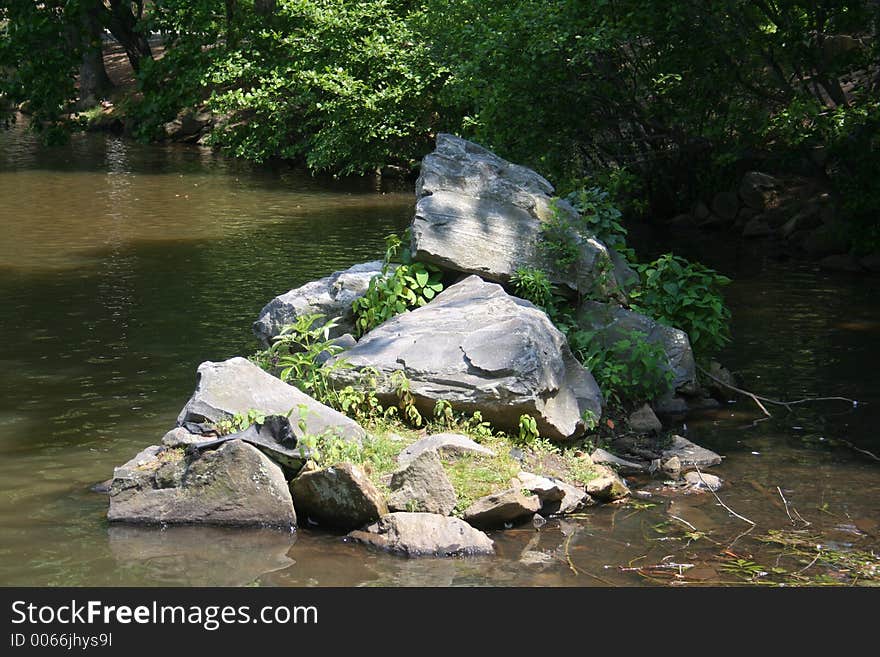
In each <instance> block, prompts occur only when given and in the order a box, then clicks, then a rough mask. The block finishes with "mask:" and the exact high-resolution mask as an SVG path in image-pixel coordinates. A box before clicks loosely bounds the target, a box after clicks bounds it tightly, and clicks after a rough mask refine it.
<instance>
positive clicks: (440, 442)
mask: <svg viewBox="0 0 880 657" xmlns="http://www.w3.org/2000/svg"><path fill="white" fill-rule="evenodd" d="M431 451H436V452H438V453H439V454H440V455H441V456H461V455H463V454H476V455H478V456H495V452H493V451H492V450H491V449H489V448H488V447H483V446H482V445H480V444H479V443H475V442H474V441H473V440H471V439H470V438H468V437H467V436H464V435H462V434H460V433H435V434H432V435H430V436H425V437H424V438H422V439H421V440H418V441H416V442H414V443H413V444H412V445H410V446H409V447H407V448H406V449H404V450H403V451H402V452H400V454H398V455H397V462H398V463H400V464H401V465H406V464H407V463H409V462H411V461H412V460H413V459H415V458H416V457H418V456H419V455H420V454H423V453H425V452H431Z"/></svg>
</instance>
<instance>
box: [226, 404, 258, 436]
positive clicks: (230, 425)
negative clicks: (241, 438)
mask: <svg viewBox="0 0 880 657" xmlns="http://www.w3.org/2000/svg"><path fill="white" fill-rule="evenodd" d="M265 419H266V415H265V413H263V412H262V411H258V410H255V409H253V408H250V409H248V410H247V412H245V413H236V414H235V415H233V416H232V417H225V418H223V419H222V420H218V421H217V422H215V423H214V429H215V430H216V431H217V433H219V434H220V435H221V436H228V435H230V434H233V433H238V432H240V431H244V430H245V429H247V428H248V427H249V426H251V425H252V424H254V423H255V422H256V423H262V422H263V421H265Z"/></svg>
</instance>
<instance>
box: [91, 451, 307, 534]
mask: <svg viewBox="0 0 880 657" xmlns="http://www.w3.org/2000/svg"><path fill="white" fill-rule="evenodd" d="M107 518H108V520H110V521H111V522H129V523H138V524H210V525H229V526H271V527H281V528H285V529H289V528H292V527H295V526H296V513H295V512H294V508H293V502H292V501H291V499H290V492H289V490H288V487H287V481H286V480H285V478H284V475H283V473H282V471H281V468H279V467H278V466H277V465H276V464H275V463H273V462H272V461H271V460H270V459H269V458H268V457H266V455H265V454H263V453H262V452H260V451H259V450H258V449H256V448H255V447H252V446H251V445H248V444H247V443H245V442H242V441H240V440H232V441H228V442H225V443H223V444H222V445H220V446H219V447H218V448H217V449H215V450H206V451H204V452H201V453H199V454H184V451H183V450H182V449H165V448H162V447H159V446H154V447H149V448H147V449H146V450H144V451H143V452H141V453H140V454H138V455H137V456H135V457H134V458H133V459H132V460H131V461H129V462H128V463H126V464H125V465H123V466H121V467H118V468H116V469H115V470H114V472H113V482H112V483H111V486H110V510H109V511H108V513H107Z"/></svg>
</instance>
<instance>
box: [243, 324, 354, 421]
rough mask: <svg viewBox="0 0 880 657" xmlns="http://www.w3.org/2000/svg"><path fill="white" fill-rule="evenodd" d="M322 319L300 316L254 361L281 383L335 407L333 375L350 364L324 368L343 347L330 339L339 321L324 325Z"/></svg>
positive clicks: (336, 402) (254, 358) (332, 364)
mask: <svg viewBox="0 0 880 657" xmlns="http://www.w3.org/2000/svg"><path fill="white" fill-rule="evenodd" d="M323 319H324V315H321V314H309V315H300V316H299V317H297V318H296V321H294V323H293V324H288V325H286V326H284V327H283V328H282V329H281V332H280V333H279V334H278V336H277V337H275V339H274V341H273V343H272V346H270V347H269V348H268V349H267V350H265V351H262V352H259V353H257V354H256V355H255V356H253V357H252V360H253V361H254V362H256V363H257V364H258V365H260V366H261V367H263V368H264V369H268V370H269V371H277V372H278V377H279V378H280V379H281V380H282V381H284V382H286V383H290V384H291V385H294V386H296V387H297V388H299V389H300V390H302V391H303V392H304V393H306V394H308V395H311V396H312V397H314V398H315V399H317V400H318V401H320V402H322V403H324V404H328V405H330V406H334V407H336V406H338V401H337V393H336V391H335V390H334V388H333V386H332V385H331V381H330V374H331V373H332V372H333V371H335V370H337V369H341V368H345V367H348V364H347V363H346V362H345V361H344V360H342V359H335V360H333V361H332V362H330V363H329V364H325V362H324V361H325V360H326V358H327V357H332V356H335V355H337V354H339V353H340V352H341V351H342V347H340V346H338V345H336V344H334V343H333V341H332V340H331V339H330V331H331V329H333V328H334V327H336V325H337V321H336V319H331V320H329V321H327V322H322V321H321V320H323Z"/></svg>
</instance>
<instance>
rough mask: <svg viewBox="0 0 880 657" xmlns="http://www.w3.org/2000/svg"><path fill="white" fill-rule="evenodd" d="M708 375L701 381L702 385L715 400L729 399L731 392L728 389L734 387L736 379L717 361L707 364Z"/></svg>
mask: <svg viewBox="0 0 880 657" xmlns="http://www.w3.org/2000/svg"><path fill="white" fill-rule="evenodd" d="M709 374H710V376H708V377H706V379H705V381H703V385H704V386H705V388H706V390H708V391H709V392H710V393H711V394H712V395H713V396H714V397H715V398H716V399H720V400H722V401H723V400H725V399H729V398H730V395H731V394H732V391H731V389H730V387H728V386H733V387H736V377H735V376H734V375H733V373H732V372H731V371H730V370H729V369H727V368H726V367H724V366H723V365H722V364H721V363H719V362H718V361H717V360H713V361H710V362H709Z"/></svg>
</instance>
